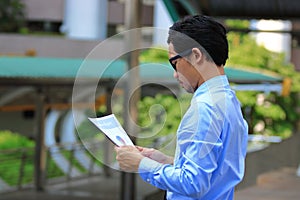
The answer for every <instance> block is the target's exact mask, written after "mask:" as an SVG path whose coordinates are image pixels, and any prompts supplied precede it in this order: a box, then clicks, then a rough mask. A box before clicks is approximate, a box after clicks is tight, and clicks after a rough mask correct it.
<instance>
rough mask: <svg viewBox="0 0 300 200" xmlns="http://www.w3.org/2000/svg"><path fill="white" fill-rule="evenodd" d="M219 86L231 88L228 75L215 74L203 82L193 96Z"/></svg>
mask: <svg viewBox="0 0 300 200" xmlns="http://www.w3.org/2000/svg"><path fill="white" fill-rule="evenodd" d="M217 88H229V82H228V79H227V76H226V75H220V76H215V77H213V78H211V79H209V80H207V81H205V82H204V83H202V84H201V85H200V86H199V87H198V88H197V90H196V91H195V93H194V95H193V97H196V96H199V95H201V94H203V93H206V92H207V91H209V90H215V89H217Z"/></svg>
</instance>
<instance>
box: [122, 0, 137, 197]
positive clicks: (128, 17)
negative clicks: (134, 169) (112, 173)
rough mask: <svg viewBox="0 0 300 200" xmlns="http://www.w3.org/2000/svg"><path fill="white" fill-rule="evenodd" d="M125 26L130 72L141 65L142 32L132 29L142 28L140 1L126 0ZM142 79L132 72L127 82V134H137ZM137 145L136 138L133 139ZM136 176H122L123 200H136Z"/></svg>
mask: <svg viewBox="0 0 300 200" xmlns="http://www.w3.org/2000/svg"><path fill="white" fill-rule="evenodd" d="M125 3H126V4H125V26H126V29H127V30H128V31H130V34H126V35H125V38H126V45H125V47H126V48H128V47H129V48H128V49H129V50H130V52H129V53H128V55H127V58H126V60H127V65H128V70H131V69H133V68H134V67H137V66H138V65H139V61H138V57H139V50H138V49H139V48H138V47H139V43H140V31H139V30H135V31H132V29H135V28H140V24H141V23H140V19H141V1H140V0H126V2H125ZM140 93H141V92H140V78H139V70H137V69H135V70H131V72H130V73H129V75H128V79H127V81H126V86H125V92H124V104H125V105H124V108H125V109H124V128H125V130H126V131H127V133H129V134H131V135H135V134H136V133H137V126H136V123H137V119H138V109H137V103H138V101H139V100H140ZM131 139H132V140H133V142H134V143H135V137H132V138H131ZM135 188H136V185H135V174H134V173H125V172H122V174H121V195H120V199H122V200H135V199H136V194H135V193H136V192H135Z"/></svg>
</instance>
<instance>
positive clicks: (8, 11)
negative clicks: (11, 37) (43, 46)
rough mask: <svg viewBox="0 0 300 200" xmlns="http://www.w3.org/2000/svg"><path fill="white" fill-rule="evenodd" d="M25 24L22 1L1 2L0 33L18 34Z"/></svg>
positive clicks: (6, 0)
mask: <svg viewBox="0 0 300 200" xmlns="http://www.w3.org/2000/svg"><path fill="white" fill-rule="evenodd" d="M24 23H25V14H24V4H23V3H22V1H20V0H1V1H0V32H17V31H19V30H20V29H21V28H22V27H23V26H24Z"/></svg>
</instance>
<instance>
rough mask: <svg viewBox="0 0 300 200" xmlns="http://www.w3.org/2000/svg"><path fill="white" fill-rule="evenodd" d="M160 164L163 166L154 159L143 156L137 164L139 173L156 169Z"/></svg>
mask: <svg viewBox="0 0 300 200" xmlns="http://www.w3.org/2000/svg"><path fill="white" fill-rule="evenodd" d="M162 166H163V164H162V163H159V162H157V161H155V160H152V159H150V158H147V157H144V158H143V159H142V160H141V162H140V165H139V173H145V172H154V171H156V170H157V169H159V168H161V167H162Z"/></svg>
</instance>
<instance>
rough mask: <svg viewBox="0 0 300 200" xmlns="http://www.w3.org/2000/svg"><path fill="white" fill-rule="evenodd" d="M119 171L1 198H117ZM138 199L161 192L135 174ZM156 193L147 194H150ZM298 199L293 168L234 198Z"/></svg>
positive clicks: (269, 176)
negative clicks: (110, 174) (44, 189)
mask: <svg viewBox="0 0 300 200" xmlns="http://www.w3.org/2000/svg"><path fill="white" fill-rule="evenodd" d="M119 185H120V179H119V173H117V174H115V175H114V176H112V177H110V178H105V177H100V176H96V177H90V178H87V179H83V180H78V181H73V182H71V183H62V184H56V185H53V186H49V187H48V188H47V190H46V191H45V192H35V191H33V190H24V191H18V192H13V193H8V194H0V200H24V199H30V200H40V199H43V200H119V199H120V196H119V195H120V189H119V188H120V187H119ZM136 186H137V190H136V192H137V195H136V196H137V200H145V199H146V200H148V199H151V200H152V199H155V200H160V199H162V195H161V194H162V193H157V191H158V190H157V189H156V188H154V187H152V186H150V185H148V184H147V183H145V182H143V181H142V180H141V179H140V178H139V177H138V176H137V182H136ZM155 193H156V194H157V196H156V197H155V196H152V197H151V198H145V197H146V196H148V197H149V195H150V194H155ZM295 199H300V177H297V176H296V169H295V168H282V169H279V170H276V171H271V172H268V173H265V174H262V175H260V176H259V177H258V179H257V185H255V186H252V187H249V188H245V189H241V190H237V191H236V193H235V200H295Z"/></svg>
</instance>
